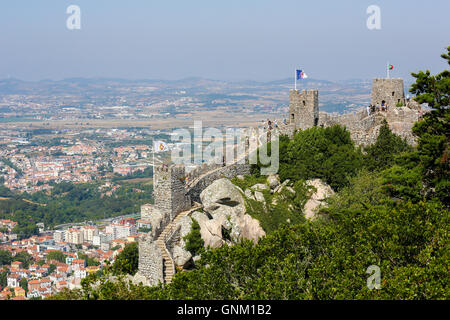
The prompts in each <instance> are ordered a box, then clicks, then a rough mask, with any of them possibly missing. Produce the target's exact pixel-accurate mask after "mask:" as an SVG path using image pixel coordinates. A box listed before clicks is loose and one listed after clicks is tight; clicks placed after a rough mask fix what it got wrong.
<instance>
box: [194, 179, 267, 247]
mask: <svg viewBox="0 0 450 320" xmlns="http://www.w3.org/2000/svg"><path fill="white" fill-rule="evenodd" d="M266 187H267V186H266ZM267 188H268V187H267ZM249 191H250V190H246V192H244V193H247V194H248V195H251V191H250V194H249ZM257 192H258V191H257ZM257 192H255V193H257ZM261 195H262V194H261ZM200 199H201V201H202V204H203V208H204V210H205V211H206V212H207V213H209V214H210V216H211V217H212V219H210V220H206V219H207V218H208V217H207V216H206V215H204V214H200V213H194V214H195V215H196V216H195V217H194V214H193V215H192V218H193V219H196V220H197V221H198V222H199V225H200V234H201V236H202V239H203V241H204V242H205V247H211V248H218V247H220V246H222V245H223V244H224V243H229V242H230V241H231V243H236V242H238V241H239V240H240V239H242V238H246V239H251V240H254V241H256V240H257V239H259V238H260V237H262V236H264V235H265V232H264V230H263V229H262V228H261V226H260V224H259V221H258V220H256V219H253V218H252V217H251V216H250V215H248V214H246V210H245V204H244V197H243V195H242V191H240V190H239V189H238V188H237V187H236V186H234V185H233V184H232V183H231V181H230V180H228V179H219V180H216V181H214V182H213V183H212V184H211V185H210V186H208V187H207V188H206V189H205V190H203V192H202V193H201V194H200ZM263 199H264V197H263ZM203 215H204V216H203ZM223 229H225V230H228V231H229V235H230V239H224V236H223V233H222V230H223Z"/></svg>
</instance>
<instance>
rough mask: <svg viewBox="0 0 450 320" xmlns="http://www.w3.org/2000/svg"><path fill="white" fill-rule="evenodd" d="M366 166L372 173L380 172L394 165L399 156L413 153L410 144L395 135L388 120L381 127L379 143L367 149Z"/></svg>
mask: <svg viewBox="0 0 450 320" xmlns="http://www.w3.org/2000/svg"><path fill="white" fill-rule="evenodd" d="M365 151H366V155H365V156H364V160H365V161H364V166H365V167H366V168H368V169H369V170H371V171H374V170H377V171H380V170H382V169H385V168H387V167H390V166H392V165H393V164H394V157H395V155H397V154H400V153H403V152H406V151H412V148H411V147H410V146H409V145H408V143H407V142H406V141H405V140H404V139H402V138H400V137H399V136H397V135H396V134H394V133H393V132H392V131H391V129H390V128H389V125H388V123H387V121H386V119H384V120H383V123H382V125H381V127H380V132H379V134H378V137H377V141H376V142H375V143H374V144H373V145H371V146H368V147H367V148H365Z"/></svg>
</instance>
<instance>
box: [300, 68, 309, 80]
mask: <svg viewBox="0 0 450 320" xmlns="http://www.w3.org/2000/svg"><path fill="white" fill-rule="evenodd" d="M306 78H308V76H307V75H306V73H304V72H303V70H297V80H300V79H306Z"/></svg>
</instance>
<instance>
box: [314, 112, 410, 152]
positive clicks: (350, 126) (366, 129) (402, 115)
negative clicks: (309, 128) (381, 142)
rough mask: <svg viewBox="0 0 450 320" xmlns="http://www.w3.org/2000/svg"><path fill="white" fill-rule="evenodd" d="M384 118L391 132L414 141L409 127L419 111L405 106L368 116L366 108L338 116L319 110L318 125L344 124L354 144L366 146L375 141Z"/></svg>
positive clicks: (408, 140)
mask: <svg viewBox="0 0 450 320" xmlns="http://www.w3.org/2000/svg"><path fill="white" fill-rule="evenodd" d="M384 119H386V121H387V123H388V125H389V128H390V129H391V130H392V132H393V133H395V134H397V135H399V136H400V137H402V138H405V139H406V141H407V142H408V143H409V144H411V145H414V144H415V143H416V139H415V137H414V135H413V134H412V130H411V129H412V126H413V125H414V123H415V122H416V121H418V120H419V111H418V110H413V109H410V108H407V107H390V108H389V109H388V110H387V111H386V112H376V113H374V114H371V115H370V116H369V115H368V114H367V111H366V110H362V111H359V112H356V113H351V114H344V115H338V116H335V115H330V114H327V113H325V112H321V113H320V121H319V125H321V126H324V127H329V126H333V125H336V124H338V125H341V126H344V127H346V128H347V130H348V131H350V137H351V138H352V140H353V141H354V142H355V144H356V145H362V146H367V145H370V144H373V143H375V142H376V140H377V137H378V132H379V130H380V127H381V125H382V123H383V120H384Z"/></svg>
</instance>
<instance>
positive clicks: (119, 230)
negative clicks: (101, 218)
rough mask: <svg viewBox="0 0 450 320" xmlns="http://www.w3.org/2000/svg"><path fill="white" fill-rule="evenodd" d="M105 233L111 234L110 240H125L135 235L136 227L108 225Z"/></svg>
mask: <svg viewBox="0 0 450 320" xmlns="http://www.w3.org/2000/svg"><path fill="white" fill-rule="evenodd" d="M105 231H106V232H107V233H109V234H111V236H112V240H117V239H126V238H127V237H128V236H131V235H133V234H136V226H134V225H121V224H110V225H109V226H107V227H106V229H105Z"/></svg>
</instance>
